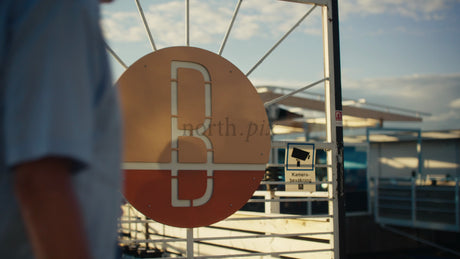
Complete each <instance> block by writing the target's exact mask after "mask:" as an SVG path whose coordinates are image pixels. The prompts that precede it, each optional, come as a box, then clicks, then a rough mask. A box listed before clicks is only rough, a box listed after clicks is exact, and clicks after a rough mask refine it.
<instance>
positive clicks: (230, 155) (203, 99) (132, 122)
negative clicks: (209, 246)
mask: <svg viewBox="0 0 460 259" xmlns="http://www.w3.org/2000/svg"><path fill="white" fill-rule="evenodd" d="M118 84H119V88H120V97H121V103H122V110H123V117H124V122H125V129H124V133H125V136H124V141H125V157H124V161H125V165H124V167H125V185H124V188H125V191H124V192H125V197H126V199H127V200H128V201H129V202H130V203H131V204H132V205H133V206H134V207H135V208H136V209H138V210H139V211H141V212H142V213H144V214H145V215H146V216H148V217H150V218H152V219H154V220H156V221H158V222H161V223H164V224H168V225H171V226H176V227H199V226H206V225H210V224H212V223H215V222H217V221H219V220H222V219H224V218H226V217H228V216H230V215H231V214H233V213H234V212H235V211H237V210H238V209H240V208H241V207H242V206H243V205H244V204H245V203H246V202H247V200H248V199H249V198H250V197H251V196H252V193H253V192H254V191H255V190H256V189H257V187H258V186H259V182H260V180H261V179H262V177H263V175H264V173H265V164H266V163H267V162H268V156H269V152H270V151H269V150H270V132H269V124H268V119H267V117H266V113H265V108H264V106H263V104H262V102H261V100H260V98H259V96H258V94H257V92H256V91H255V89H254V87H253V86H252V84H251V82H250V81H249V80H248V79H247V78H246V76H245V75H244V74H243V73H242V72H241V71H240V70H239V69H238V68H237V67H235V66H234V65H232V64H231V63H230V62H228V61H227V60H225V59H224V58H222V57H221V56H219V55H216V54H214V53H212V52H209V51H206V50H202V49H198V48H192V47H172V48H166V49H162V50H158V51H155V52H153V53H151V54H149V55H146V56H144V57H143V58H141V59H140V60H138V61H137V62H135V63H134V64H133V65H132V66H130V67H129V68H128V70H127V71H126V72H125V73H124V74H123V75H122V76H121V78H120V80H119V82H118Z"/></svg>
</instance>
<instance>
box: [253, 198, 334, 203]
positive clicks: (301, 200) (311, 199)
mask: <svg viewBox="0 0 460 259" xmlns="http://www.w3.org/2000/svg"><path fill="white" fill-rule="evenodd" d="M332 200H333V199H327V198H298V199H295V198H291V199H249V200H248V203H258V202H260V203H262V202H308V201H332Z"/></svg>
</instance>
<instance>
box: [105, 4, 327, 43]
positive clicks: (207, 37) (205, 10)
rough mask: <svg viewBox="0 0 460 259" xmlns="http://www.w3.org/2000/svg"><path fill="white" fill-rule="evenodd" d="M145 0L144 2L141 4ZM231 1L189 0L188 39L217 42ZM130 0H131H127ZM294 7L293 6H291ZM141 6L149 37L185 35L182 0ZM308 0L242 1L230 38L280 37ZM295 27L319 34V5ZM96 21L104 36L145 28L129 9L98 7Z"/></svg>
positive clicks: (124, 36) (162, 39)
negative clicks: (100, 13) (101, 13)
mask: <svg viewBox="0 0 460 259" xmlns="http://www.w3.org/2000/svg"><path fill="white" fill-rule="evenodd" d="M147 3H149V4H147ZM235 4H236V1H221V0H208V1H198V0H195V1H193V0H192V1H190V9H189V10H190V40H191V41H193V42H194V43H198V44H208V43H213V42H220V41H221V40H222V39H223V37H224V35H225V32H226V31H227V28H228V26H229V23H230V20H231V17H232V14H233V11H234V9H235V7H236V5H235ZM133 5H134V4H133ZM294 5H295V6H296V8H293V6H294ZM142 7H143V10H144V14H145V17H146V19H147V21H148V24H149V27H150V30H151V32H152V34H153V36H154V40H155V42H158V43H159V44H160V45H165V46H170V45H182V44H183V43H184V39H185V32H184V31H185V17H184V12H185V7H184V3H183V2H182V1H168V2H160V3H154V2H144V4H143V6H142ZM309 8H311V5H301V4H295V3H289V2H282V1H269V0H246V1H243V2H242V4H241V7H240V11H239V13H238V16H237V18H236V21H235V23H234V26H233V29H232V32H231V34H230V38H235V39H237V40H251V39H254V38H257V37H258V38H274V37H280V36H281V35H283V34H284V33H285V32H287V31H288V30H289V29H290V28H291V27H292V26H293V25H294V24H295V23H296V22H297V20H298V19H300V18H301V17H302V16H303V15H304V14H305V13H306V12H307V10H308V9H309ZM317 10H318V12H316V15H314V14H312V15H311V17H309V18H307V20H309V21H307V20H306V21H304V23H302V26H300V27H299V28H298V30H299V31H300V32H301V33H305V34H314V35H317V34H320V33H321V26H320V24H321V20H320V19H319V18H320V12H319V8H317ZM102 26H103V28H104V31H105V35H106V37H107V38H108V39H109V40H112V41H120V42H135V41H141V40H144V39H145V37H146V34H145V30H144V28H143V25H142V21H141V19H140V17H139V14H138V13H137V12H135V11H118V12H104V18H103V20H102Z"/></svg>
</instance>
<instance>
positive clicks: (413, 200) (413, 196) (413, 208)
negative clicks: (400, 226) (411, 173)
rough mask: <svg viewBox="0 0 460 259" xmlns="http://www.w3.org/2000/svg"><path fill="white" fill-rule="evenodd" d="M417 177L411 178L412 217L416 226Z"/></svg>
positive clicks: (413, 224)
mask: <svg viewBox="0 0 460 259" xmlns="http://www.w3.org/2000/svg"><path fill="white" fill-rule="evenodd" d="M415 179H416V178H414V177H412V178H411V187H412V188H411V198H412V199H411V212H412V214H411V219H412V226H413V227H415V223H416V221H417V189H416V188H417V185H416V184H415V181H416V180H415Z"/></svg>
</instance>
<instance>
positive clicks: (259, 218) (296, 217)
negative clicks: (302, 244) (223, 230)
mask: <svg viewBox="0 0 460 259" xmlns="http://www.w3.org/2000/svg"><path fill="white" fill-rule="evenodd" d="M318 218H332V215H284V216H283V215H279V216H268V215H267V216H263V217H247V218H227V219H224V221H245V220H267V219H318Z"/></svg>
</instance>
